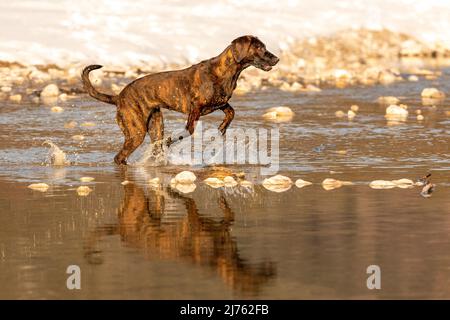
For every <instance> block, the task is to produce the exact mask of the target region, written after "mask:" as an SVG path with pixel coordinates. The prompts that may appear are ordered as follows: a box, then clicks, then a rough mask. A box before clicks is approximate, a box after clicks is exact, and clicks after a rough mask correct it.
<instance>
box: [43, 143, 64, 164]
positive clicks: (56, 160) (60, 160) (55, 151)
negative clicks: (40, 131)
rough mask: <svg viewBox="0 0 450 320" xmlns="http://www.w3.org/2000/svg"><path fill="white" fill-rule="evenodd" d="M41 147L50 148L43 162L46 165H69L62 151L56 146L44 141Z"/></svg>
mask: <svg viewBox="0 0 450 320" xmlns="http://www.w3.org/2000/svg"><path fill="white" fill-rule="evenodd" d="M42 145H48V146H50V150H49V152H48V156H47V159H46V161H45V162H46V163H49V164H52V165H54V166H65V165H68V164H70V161H68V160H67V158H66V154H65V153H64V151H62V150H61V149H60V148H59V147H58V146H57V145H56V144H54V143H53V142H51V141H50V140H46V141H44V143H43V144H42Z"/></svg>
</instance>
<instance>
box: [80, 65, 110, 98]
mask: <svg viewBox="0 0 450 320" xmlns="http://www.w3.org/2000/svg"><path fill="white" fill-rule="evenodd" d="M102 67H103V66H100V65H98V64H93V65H90V66H87V67H86V68H84V69H83V72H82V73H81V79H82V80H83V86H84V89H85V90H86V91H87V92H88V93H89V95H90V96H91V97H92V98H95V99H97V100H100V101H102V102H106V103H110V104H116V102H117V96H112V95H109V94H104V93H101V92H98V91H97V90H96V89H95V88H94V87H93V86H92V83H91V81H90V80H89V72H91V71H92V70H96V69H100V68H102Z"/></svg>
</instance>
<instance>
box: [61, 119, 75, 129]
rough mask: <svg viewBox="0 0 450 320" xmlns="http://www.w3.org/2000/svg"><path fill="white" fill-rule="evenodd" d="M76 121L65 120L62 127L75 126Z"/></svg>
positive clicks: (69, 127)
mask: <svg viewBox="0 0 450 320" xmlns="http://www.w3.org/2000/svg"><path fill="white" fill-rule="evenodd" d="M77 124H78V123H77V122H76V121H73V120H72V121H69V122H66V123H64V128H66V129H72V128H75V127H76V126H77Z"/></svg>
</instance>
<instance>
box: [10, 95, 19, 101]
mask: <svg viewBox="0 0 450 320" xmlns="http://www.w3.org/2000/svg"><path fill="white" fill-rule="evenodd" d="M9 100H11V101H13V102H20V101H22V95H20V94H13V95H12V96H9Z"/></svg>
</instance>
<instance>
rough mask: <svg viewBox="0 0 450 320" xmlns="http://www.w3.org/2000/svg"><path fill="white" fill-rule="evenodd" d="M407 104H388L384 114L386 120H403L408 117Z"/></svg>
mask: <svg viewBox="0 0 450 320" xmlns="http://www.w3.org/2000/svg"><path fill="white" fill-rule="evenodd" d="M406 109H407V106H405V105H400V106H397V105H394V104H392V105H390V106H389V107H387V108H386V115H385V118H386V119H387V120H397V121H404V120H406V118H407V117H408V110H406Z"/></svg>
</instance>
